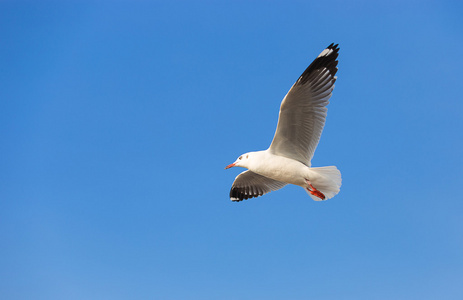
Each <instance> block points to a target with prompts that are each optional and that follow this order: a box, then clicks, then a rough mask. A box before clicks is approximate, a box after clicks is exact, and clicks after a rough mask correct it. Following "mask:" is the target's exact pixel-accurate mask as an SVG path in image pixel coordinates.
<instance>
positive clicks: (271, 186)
mask: <svg viewBox="0 0 463 300" xmlns="http://www.w3.org/2000/svg"><path fill="white" fill-rule="evenodd" d="M286 184H287V183H285V182H281V181H277V180H273V179H270V178H267V177H265V176H262V175H259V174H257V173H254V172H252V171H244V172H242V173H240V174H239V175H238V176H236V178H235V181H234V182H233V185H232V188H231V190H230V200H232V201H242V200H247V199H250V198H255V197H259V196H262V195H264V194H267V193H270V192H272V191H276V190H279V189H281V188H282V187H284V186H285V185H286Z"/></svg>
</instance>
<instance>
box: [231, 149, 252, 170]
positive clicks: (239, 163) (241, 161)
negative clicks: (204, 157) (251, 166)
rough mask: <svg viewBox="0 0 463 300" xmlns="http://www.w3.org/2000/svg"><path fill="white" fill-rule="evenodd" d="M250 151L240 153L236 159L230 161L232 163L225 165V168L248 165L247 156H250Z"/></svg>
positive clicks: (245, 166)
mask: <svg viewBox="0 0 463 300" xmlns="http://www.w3.org/2000/svg"><path fill="white" fill-rule="evenodd" d="M251 155H252V154H251V153H245V154H243V155H241V156H240V157H238V159H237V160H236V161H235V162H234V163H232V164H229V165H228V166H226V167H225V169H230V168H232V167H243V168H247V167H248V163H249V158H250V157H251Z"/></svg>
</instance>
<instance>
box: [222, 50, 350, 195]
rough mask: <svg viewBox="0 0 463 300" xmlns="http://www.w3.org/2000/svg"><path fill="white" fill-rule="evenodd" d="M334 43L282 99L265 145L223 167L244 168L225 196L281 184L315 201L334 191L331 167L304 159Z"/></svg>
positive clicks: (319, 115)
mask: <svg viewBox="0 0 463 300" xmlns="http://www.w3.org/2000/svg"><path fill="white" fill-rule="evenodd" d="M337 46H338V45H333V44H331V45H330V46H328V47H327V48H326V49H325V50H323V51H322V53H320V55H319V56H318V57H317V58H316V59H315V60H314V61H313V62H312V64H310V66H309V67H308V68H307V69H306V70H305V71H304V73H302V75H301V76H300V77H299V79H298V80H297V81H296V83H295V84H294V85H293V86H292V87H291V89H290V90H289V92H288V94H287V95H286V96H285V98H284V99H283V101H282V103H281V107H280V117H279V120H278V125H277V130H276V132H275V136H274V138H273V141H272V144H271V145H270V147H269V148H268V149H267V150H264V151H257V152H249V153H245V154H243V155H241V156H240V157H239V158H238V159H237V160H236V161H235V162H234V163H233V164H230V165H228V166H227V167H226V169H228V168H231V167H235V166H236V167H244V168H247V169H248V171H244V172H242V173H241V174H239V175H238V176H237V177H236V178H235V182H234V183H233V186H232V189H231V191H230V199H231V200H233V201H241V200H244V199H249V198H253V197H258V196H262V195H263V194H265V193H268V192H271V191H275V190H278V189H280V188H282V187H284V186H285V185H286V184H294V185H298V186H301V187H303V188H304V189H305V190H306V192H307V193H308V194H309V195H310V197H312V199H314V200H316V201H319V200H326V199H329V198H332V197H334V196H335V195H336V194H337V193H338V192H339V188H340V187H341V173H340V172H339V170H338V169H337V168H336V167H334V166H329V167H318V168H312V167H311V163H310V161H311V159H312V156H313V153H314V152H315V148H316V147H317V145H318V141H319V139H320V135H321V132H322V130H323V126H324V124H325V118H326V112H327V108H326V106H327V105H328V103H329V99H330V97H331V92H332V91H333V88H334V82H335V81H336V77H335V74H336V72H337V67H336V66H337V63H338V61H337V60H336V59H337V57H338V51H339V48H338V47H337Z"/></svg>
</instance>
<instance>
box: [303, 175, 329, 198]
mask: <svg viewBox="0 0 463 300" xmlns="http://www.w3.org/2000/svg"><path fill="white" fill-rule="evenodd" d="M305 181H307V184H308V185H309V186H308V187H307V190H308V191H309V193H311V194H312V195H314V196H315V197H318V198H320V199H322V200H325V195H323V193H322V192H320V191H319V190H317V189H316V188H314V186H313V185H312V183H310V181H309V180H307V179H306V180H305Z"/></svg>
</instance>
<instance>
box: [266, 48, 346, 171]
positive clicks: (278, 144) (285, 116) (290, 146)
mask: <svg viewBox="0 0 463 300" xmlns="http://www.w3.org/2000/svg"><path fill="white" fill-rule="evenodd" d="M338 51H339V47H338V45H337V44H336V45H334V44H331V45H329V46H328V47H327V48H326V49H325V50H323V52H322V53H321V54H320V55H319V56H318V57H317V58H316V59H315V60H314V61H313V62H312V63H311V64H310V66H309V67H307V69H306V70H305V71H304V72H303V73H302V75H301V76H300V77H299V79H298V80H297V81H296V83H295V84H294V85H293V86H292V87H291V89H290V90H289V92H288V94H286V96H285V98H284V99H283V101H282V102H281V106H280V115H279V119H278V125H277V130H276V132H275V136H274V138H273V141H272V144H271V145H270V147H269V151H270V152H271V153H273V154H276V155H281V156H284V157H288V158H292V159H295V160H298V161H300V162H302V163H303V164H305V165H307V166H310V160H311V159H312V157H313V154H314V152H315V148H316V147H317V145H318V142H319V140H320V136H321V133H322V131H323V127H324V126H325V120H326V112H327V111H328V109H327V108H326V106H327V105H328V103H329V99H330V98H331V93H332V91H333V88H334V83H335V81H336V76H335V75H336V72H337V70H338V68H337V64H338V61H337V57H338Z"/></svg>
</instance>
